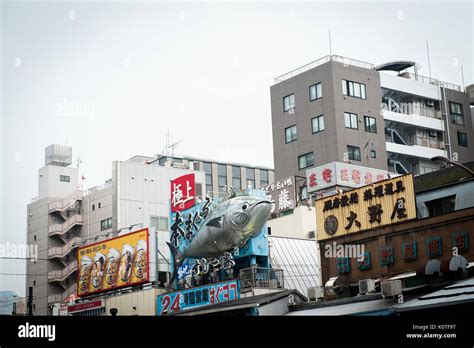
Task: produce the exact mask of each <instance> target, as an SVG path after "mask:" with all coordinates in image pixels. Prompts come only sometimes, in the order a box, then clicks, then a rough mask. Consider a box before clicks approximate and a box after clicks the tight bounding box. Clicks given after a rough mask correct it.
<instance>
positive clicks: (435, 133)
mask: <svg viewBox="0 0 474 348" xmlns="http://www.w3.org/2000/svg"><path fill="white" fill-rule="evenodd" d="M437 136H438V132H436V131H430V137H432V138H436V137H437Z"/></svg>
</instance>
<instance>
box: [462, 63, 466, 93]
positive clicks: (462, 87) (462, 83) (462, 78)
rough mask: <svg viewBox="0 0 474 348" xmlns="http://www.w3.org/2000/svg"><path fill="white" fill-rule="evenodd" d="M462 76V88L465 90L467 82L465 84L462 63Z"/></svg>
mask: <svg viewBox="0 0 474 348" xmlns="http://www.w3.org/2000/svg"><path fill="white" fill-rule="evenodd" d="M461 78H462V90H463V91H465V89H464V86H465V84H464V70H463V68H462V65H461Z"/></svg>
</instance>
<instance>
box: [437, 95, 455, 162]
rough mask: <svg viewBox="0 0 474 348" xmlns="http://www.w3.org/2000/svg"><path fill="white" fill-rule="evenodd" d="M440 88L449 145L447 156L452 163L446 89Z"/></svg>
mask: <svg viewBox="0 0 474 348" xmlns="http://www.w3.org/2000/svg"><path fill="white" fill-rule="evenodd" d="M440 88H442V89H443V96H442V98H441V99H442V102H443V104H444V113H445V121H446V122H445V124H446V132H447V134H448V143H449V152H448V155H449V160H450V161H452V160H453V153H452V147H451V133H450V132H449V125H450V121H449V116H448V103H447V102H446V89H445V88H444V87H441V86H440Z"/></svg>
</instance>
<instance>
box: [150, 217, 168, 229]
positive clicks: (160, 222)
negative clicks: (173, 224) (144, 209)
mask: <svg viewBox="0 0 474 348" xmlns="http://www.w3.org/2000/svg"><path fill="white" fill-rule="evenodd" d="M150 227H154V228H156V230H157V231H168V218H167V217H165V216H151V215H150Z"/></svg>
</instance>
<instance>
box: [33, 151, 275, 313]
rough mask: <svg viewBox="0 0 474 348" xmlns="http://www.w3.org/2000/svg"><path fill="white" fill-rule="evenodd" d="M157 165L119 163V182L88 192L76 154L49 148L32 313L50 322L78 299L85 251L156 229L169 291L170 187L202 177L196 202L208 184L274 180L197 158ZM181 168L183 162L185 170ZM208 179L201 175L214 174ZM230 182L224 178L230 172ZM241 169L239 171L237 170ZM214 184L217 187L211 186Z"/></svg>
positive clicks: (258, 171)
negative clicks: (80, 256)
mask: <svg viewBox="0 0 474 348" xmlns="http://www.w3.org/2000/svg"><path fill="white" fill-rule="evenodd" d="M157 159H158V158H153V157H147V156H134V157H132V158H130V159H128V160H127V161H114V162H112V175H111V178H110V179H108V180H107V181H106V182H105V183H104V184H103V185H99V186H96V187H92V188H90V189H88V190H83V188H82V185H81V184H79V171H78V169H77V168H73V167H71V166H70V164H71V163H72V148H71V147H69V146H61V145H51V146H49V147H48V148H46V161H45V167H43V168H41V169H40V170H39V177H38V182H39V184H38V197H35V198H33V199H32V202H31V203H30V204H29V205H28V207H27V210H28V219H27V220H28V231H27V240H28V243H30V244H38V252H39V260H38V262H36V263H28V264H27V272H26V273H27V279H26V289H27V291H26V293H28V287H30V286H31V287H33V295H34V301H33V313H34V314H35V315H50V314H52V311H53V304H55V303H59V302H61V301H62V300H63V299H65V298H66V297H68V296H69V295H71V294H73V293H75V292H76V276H77V264H76V259H77V256H76V251H77V248H78V247H81V246H83V245H86V244H91V243H95V242H97V241H100V240H104V239H109V238H113V237H116V236H117V235H121V234H125V233H129V232H132V231H134V230H137V229H139V228H142V227H154V228H155V229H156V231H159V233H157V243H158V250H159V251H160V253H159V256H158V259H157V263H158V264H157V275H156V278H157V281H156V284H155V286H157V287H164V284H165V282H166V281H167V274H168V272H169V264H168V262H169V257H170V255H169V248H168V246H167V245H166V241H169V221H168V217H169V198H170V181H171V180H172V179H174V178H177V177H179V176H182V175H184V174H188V173H195V174H196V196H197V197H199V198H201V199H203V198H204V196H205V194H206V191H205V188H204V187H205V183H206V180H208V181H207V182H212V187H209V188H208V190H207V191H209V192H214V196H216V195H217V194H220V192H223V186H222V185H220V184H223V183H224V182H225V184H226V185H230V183H232V182H233V183H234V184H237V180H236V179H237V172H240V175H241V177H240V180H241V182H240V186H236V187H239V188H243V187H245V186H244V185H245V184H244V183H246V182H250V184H251V185H252V186H255V187H260V186H261V185H263V184H267V183H268V181H269V180H273V171H272V170H271V169H270V168H260V167H259V168H255V167H252V166H249V165H246V166H244V165H236V164H232V163H226V164H222V163H216V162H214V161H203V160H200V161H197V160H191V159H190V158H186V159H182V160H181V161H178V160H176V158H175V157H174V159H173V160H170V161H166V163H165V162H163V161H162V163H161V165H160V162H159V160H157ZM179 162H180V163H179ZM209 165H210V167H211V169H212V171H211V170H209V173H207V172H204V171H200V169H205V168H208V166H209ZM223 166H224V168H225V173H226V176H225V178H224V175H219V174H222V173H224V172H223V170H222V168H223ZM235 168H238V171H237V170H235ZM208 178H211V179H212V180H211V181H209V179H208Z"/></svg>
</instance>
